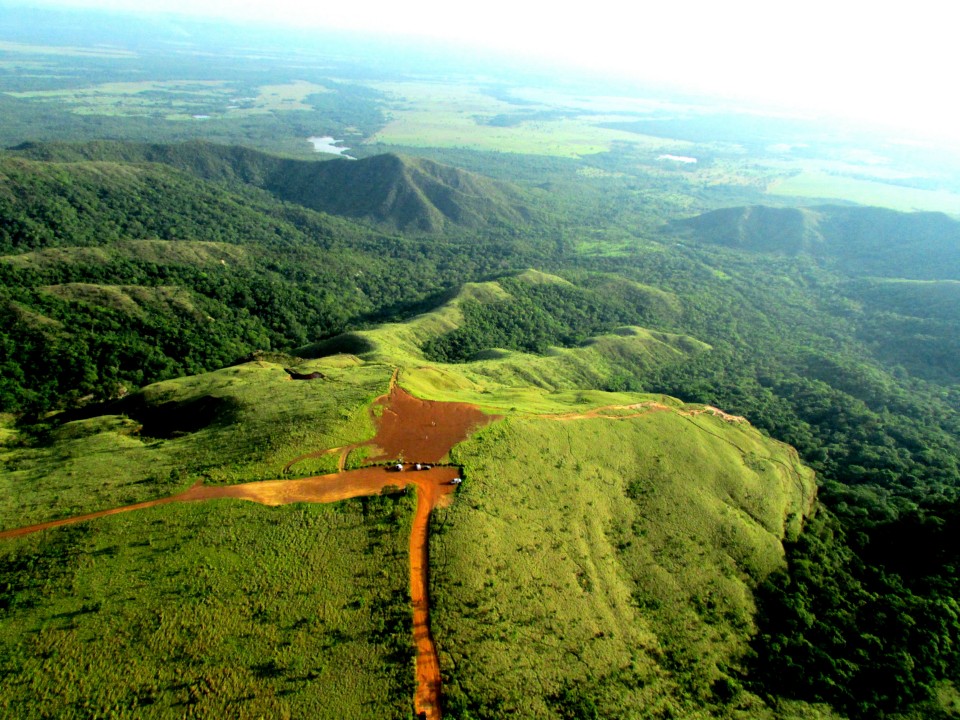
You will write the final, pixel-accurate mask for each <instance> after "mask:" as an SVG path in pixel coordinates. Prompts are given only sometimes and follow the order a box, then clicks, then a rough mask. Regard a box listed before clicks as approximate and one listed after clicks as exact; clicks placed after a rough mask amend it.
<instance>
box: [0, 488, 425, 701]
mask: <svg viewBox="0 0 960 720" xmlns="http://www.w3.org/2000/svg"><path fill="white" fill-rule="evenodd" d="M414 503H415V500H414V498H413V497H412V496H404V495H401V496H397V497H396V498H382V499H381V498H377V499H374V500H371V501H367V502H354V503H342V504H339V505H336V506H317V505H305V506H298V507H292V506H291V507H281V508H266V507H262V506H259V505H253V504H252V503H242V502H224V501H215V502H210V503H203V504H194V505H177V506H164V507H156V508H151V509H149V510H144V511H141V512H139V513H136V514H130V515H123V516H114V517H109V518H102V519H101V520H100V521H97V522H93V523H87V524H84V525H80V526H72V527H68V528H61V529H59V530H57V531H54V532H45V533H42V534H38V535H31V536H27V537H23V538H18V539H15V540H7V541H4V542H3V543H2V545H0V616H2V618H3V622H2V623H0V675H2V676H3V678H4V682H3V684H2V688H0V714H2V715H3V716H4V717H20V718H27V717H57V718H90V717H113V718H174V717H223V718H226V717H231V718H260V717H270V718H305V717H310V718H329V719H330V720H334V719H336V720H339V719H340V718H352V719H353V720H367V719H368V718H374V717H376V718H396V719H397V720H406V718H409V717H410V713H411V709H412V696H413V689H414V688H413V684H414V683H413V680H414V676H413V648H412V644H411V642H410V624H411V622H412V619H411V618H412V611H411V608H410V603H409V594H408V579H407V565H408V561H407V551H406V546H407V542H408V535H409V525H410V520H411V518H412V512H413V505H414Z"/></svg>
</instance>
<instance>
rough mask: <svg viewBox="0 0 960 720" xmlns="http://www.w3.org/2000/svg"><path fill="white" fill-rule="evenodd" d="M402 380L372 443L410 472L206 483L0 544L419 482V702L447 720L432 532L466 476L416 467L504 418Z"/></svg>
mask: <svg viewBox="0 0 960 720" xmlns="http://www.w3.org/2000/svg"><path fill="white" fill-rule="evenodd" d="M395 381H396V373H394V378H393V380H392V381H391V388H390V393H389V395H386V396H383V397H381V398H379V399H378V400H377V404H378V405H379V406H381V407H382V408H383V410H382V413H381V414H380V416H379V417H378V418H376V424H377V434H376V436H375V437H374V438H373V440H370V441H369V442H367V443H364V444H366V445H369V446H373V447H376V448H377V449H379V451H380V453H379V455H377V456H376V458H374V459H375V460H382V459H397V458H404V459H405V460H406V461H407V463H408V464H407V465H406V466H405V467H404V472H390V471H388V470H387V469H385V468H383V467H367V468H361V469H359V470H350V471H348V472H338V473H334V474H331V475H318V476H315V477H309V478H303V479H299V480H264V481H261V482H251V483H245V484H243V485H227V486H216V487H207V486H204V485H202V484H199V483H198V484H196V485H194V486H193V487H191V488H190V489H189V490H186V491H184V492H182V493H178V494H177V495H171V496H169V497H165V498H158V499H156V500H148V501H146V502H141V503H136V504H134V505H126V506H124V507H119V508H112V509H110V510H101V511H99V512H93V513H87V514H86V515H78V516H76V517H72V518H64V519H61V520H51V521H49V522H44V523H38V524H36V525H30V526H27V527H22V528H16V529H13V530H4V531H2V532H0V539H2V538H10V537H17V536H19V535H27V534H29V533H34V532H38V531H40V530H47V529H49V528H55V527H60V526H62V525H69V524H73V523H78V522H84V521H87V520H95V519H97V518H101V517H105V516H107V515H116V514H118V513H123V512H130V511H132V510H143V509H145V508H149V507H153V506H155V505H166V504H168V503H174V502H196V501H200V500H216V499H222V498H234V499H238V500H250V501H252V502H257V503H261V504H263V505H273V506H276V505H287V504H289V503H297V502H311V503H329V502H336V501H338V500H346V499H348V498H355V497H361V496H366V495H376V494H378V493H380V492H382V491H383V489H384V488H386V487H387V486H394V487H401V488H402V487H406V486H408V485H415V486H416V487H417V511H416V514H415V515H414V518H413V527H412V529H411V532H410V597H411V600H412V602H413V636H414V642H415V644H416V648H417V693H416V696H415V698H414V705H415V708H416V712H417V713H418V715H419V716H420V717H423V718H426V719H427V720H439V718H440V716H441V714H440V664H439V660H438V658H437V650H436V646H435V645H434V643H433V638H432V636H431V635H430V602H429V592H428V587H429V583H428V581H429V577H428V571H429V552H428V551H429V545H428V539H427V530H428V527H429V520H430V512H431V511H432V510H433V508H435V507H437V505H440V504H442V503H445V502H450V501H451V500H452V493H453V491H454V489H455V486H454V485H451V484H450V481H451V480H452V479H453V478H454V477H457V475H458V474H459V473H458V470H457V468H455V467H434V468H431V469H430V470H420V471H415V470H413V469H412V465H411V464H410V463H413V462H420V463H436V462H440V461H441V460H442V459H443V458H445V457H446V456H447V453H449V452H450V449H451V448H452V447H453V446H454V445H456V444H457V443H459V442H462V441H463V440H465V439H466V438H467V436H468V435H469V434H470V432H471V431H472V430H473V429H475V428H477V427H479V426H480V425H484V424H486V423H488V422H491V421H493V420H495V419H497V417H498V416H495V415H486V414H484V413H482V412H481V411H480V410H479V409H477V408H476V407H474V406H472V405H466V404H460V403H443V402H436V401H431V400H418V399H417V398H414V397H413V396H411V395H409V394H408V393H407V392H406V391H405V390H403V389H402V388H400V387H398V386H397V385H396V383H395ZM353 447H356V446H347V447H344V448H331V449H329V450H323V451H320V452H318V453H308V454H306V455H301V456H300V457H298V458H296V459H295V460H293V461H291V462H290V463H288V464H287V466H286V468H285V470H286V469H287V468H289V467H290V466H292V465H293V464H295V463H296V462H298V461H300V460H302V459H305V458H307V457H316V456H318V455H321V454H325V453H328V452H335V451H337V450H341V451H342V452H341V457H340V468H341V469H342V468H343V462H344V460H345V459H346V454H347V452H349V450H351V449H353Z"/></svg>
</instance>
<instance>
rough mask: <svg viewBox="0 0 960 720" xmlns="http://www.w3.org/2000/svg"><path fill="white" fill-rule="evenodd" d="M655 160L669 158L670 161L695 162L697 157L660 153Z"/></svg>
mask: <svg viewBox="0 0 960 720" xmlns="http://www.w3.org/2000/svg"><path fill="white" fill-rule="evenodd" d="M657 160H669V161H671V162H678V163H687V164H689V163H695V162H696V161H697V159H696V158H695V157H687V156H686V155H661V156H660V157H658V158H657Z"/></svg>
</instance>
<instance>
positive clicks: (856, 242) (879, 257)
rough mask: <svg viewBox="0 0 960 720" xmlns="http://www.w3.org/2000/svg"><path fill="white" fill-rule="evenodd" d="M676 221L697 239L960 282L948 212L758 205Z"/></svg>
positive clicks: (848, 267)
mask: <svg viewBox="0 0 960 720" xmlns="http://www.w3.org/2000/svg"><path fill="white" fill-rule="evenodd" d="M671 226H672V228H673V229H674V230H676V231H679V232H681V233H683V234H684V235H685V236H686V237H688V238H689V239H691V240H694V241H695V242H698V243H708V244H713V245H722V246H725V247H729V248H735V249H740V250H747V251H750V252H761V253H776V254H786V255H797V254H808V255H812V256H815V257H821V258H829V259H832V260H835V261H836V262H837V263H838V264H839V266H840V267H842V268H843V269H844V270H845V271H847V272H850V273H851V274H853V275H856V276H877V277H902V278H911V279H917V280H933V279H954V280H956V279H960V261H958V260H957V250H958V248H960V221H957V220H955V219H953V218H951V217H949V216H948V215H945V214H943V213H935V212H915V213H902V212H897V211H895V210H887V209H885V208H876V207H846V206H834V205H824V206H818V207H812V208H773V207H765V206H762V205H758V206H752V207H732V208H724V209H722V210H714V211H711V212H708V213H704V214H702V215H698V216H696V217H693V218H688V219H683V220H677V221H674V222H673V223H671Z"/></svg>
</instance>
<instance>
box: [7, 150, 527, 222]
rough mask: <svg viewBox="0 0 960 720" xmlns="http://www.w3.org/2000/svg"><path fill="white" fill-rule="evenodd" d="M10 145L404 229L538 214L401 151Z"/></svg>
mask: <svg viewBox="0 0 960 720" xmlns="http://www.w3.org/2000/svg"><path fill="white" fill-rule="evenodd" d="M10 152H11V153H12V154H13V155H14V156H19V157H25V158H28V159H31V160H39V161H44V162H91V161H96V162H104V161H110V162H122V163H157V164H162V165H168V166H172V167H174V168H176V169H178V170H182V171H185V172H188V173H190V174H192V175H194V176H196V177H199V178H201V179H204V180H213V181H218V182H225V183H228V184H231V185H234V186H236V185H238V184H239V185H244V186H250V187H254V188H258V189H260V190H264V191H266V192H268V193H270V194H271V195H273V196H274V197H275V198H277V199H280V200H284V201H286V202H291V203H295V204H298V205H302V206H304V207H307V208H310V209H312V210H318V211H321V212H325V213H328V214H331V215H339V216H344V217H349V218H352V219H355V220H361V221H364V222H367V223H372V224H374V225H377V226H380V227H384V228H388V229H390V230H393V231H398V232H407V233H426V234H437V233H441V232H444V231H451V230H455V229H470V230H480V229H485V228H488V227H494V226H517V225H520V226H523V225H526V224H528V223H530V222H532V221H533V220H534V219H535V217H536V212H535V210H534V209H533V208H532V206H531V199H530V197H529V196H528V194H527V192H526V191H523V190H521V189H520V188H519V187H516V186H514V185H511V184H509V183H505V182H501V181H498V180H493V179H491V178H487V177H484V176H482V175H478V174H476V173H472V172H469V171H466V170H461V169H459V168H455V167H453V166H450V165H443V164H441V163H437V162H434V161H432V160H427V159H424V158H414V157H409V156H405V155H399V154H396V153H385V154H381V155H373V156H370V157H368V158H364V159H360V160H348V159H345V158H336V159H333V160H299V159H293V158H284V157H280V156H276V155H270V154H268V153H264V152H261V151H258V150H252V149H249V148H245V147H242V146H235V145H217V144H215V143H209V142H202V141H193V142H188V143H182V144H179V145H170V144H161V143H155V144H151V143H125V142H112V141H99V142H90V143H25V144H23V145H20V146H18V147H16V148H13V149H12V150H11V151H10Z"/></svg>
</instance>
